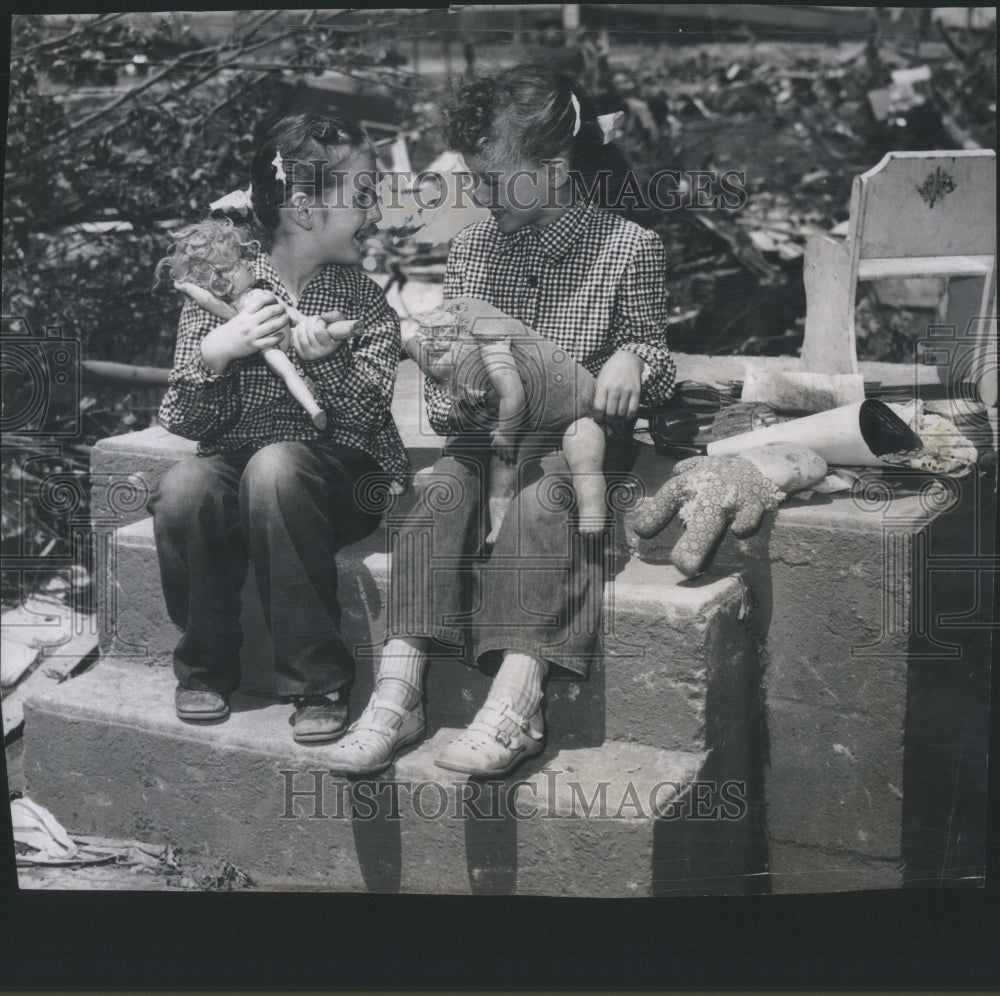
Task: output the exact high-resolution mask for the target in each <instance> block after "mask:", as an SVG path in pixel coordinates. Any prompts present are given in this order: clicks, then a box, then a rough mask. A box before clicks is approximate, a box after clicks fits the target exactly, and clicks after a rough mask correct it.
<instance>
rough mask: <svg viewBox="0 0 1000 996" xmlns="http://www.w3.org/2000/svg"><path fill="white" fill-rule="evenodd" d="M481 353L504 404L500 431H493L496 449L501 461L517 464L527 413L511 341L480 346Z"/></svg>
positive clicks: (498, 395)
mask: <svg viewBox="0 0 1000 996" xmlns="http://www.w3.org/2000/svg"><path fill="white" fill-rule="evenodd" d="M479 352H480V355H481V356H482V359H483V367H484V368H485V369H486V374H487V376H488V377H489V380H490V386H491V387H492V388H493V390H494V391H496V394H497V397H498V398H499V401H500V404H499V414H498V417H497V427H496V429H494V430H493V445H494V447H495V448H496V451H497V455H498V456H499V457H500V459H501V460H503V461H504V462H506V463H513V462H514V460H515V456H516V450H517V440H516V436H517V429H518V426H519V425H520V424H521V422H522V421H523V420H524V415H525V412H526V411H527V397H526V395H525V393H524V385H523V384H522V383H521V377H520V375H519V374H518V372H517V364H516V363H515V361H514V357H513V355H512V354H511V351H510V342H509V341H506V340H503V341H498V342H483V343H480V346H479Z"/></svg>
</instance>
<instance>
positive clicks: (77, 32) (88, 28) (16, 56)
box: [11, 11, 126, 61]
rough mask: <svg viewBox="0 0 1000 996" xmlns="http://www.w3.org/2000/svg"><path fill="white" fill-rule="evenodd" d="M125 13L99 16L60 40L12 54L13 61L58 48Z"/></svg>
mask: <svg viewBox="0 0 1000 996" xmlns="http://www.w3.org/2000/svg"><path fill="white" fill-rule="evenodd" d="M125 13H126V12H125V11H118V12H117V13H113V14H98V15H97V17H95V18H94V19H93V20H92V21H88V22H87V23H86V24H81V25H80V27H78V28H74V29H73V30H72V31H70V32H68V33H67V34H65V35H60V36H59V37H58V38H50V39H49V40H48V41H43V42H39V43H38V44H37V45H32V46H31V48H29V49H25V50H24V51H23V52H12V53H11V60H12V61H13V60H15V59H24V58H27V57H28V56H31V55H35V53H37V52H41V51H42V50H43V49H47V48H58V46H60V45H63V44H65V43H66V42H68V41H69V40H70V39H72V38H78V37H79V36H80V35H83V34H86V33H87V32H88V31H93V30H94V28H102V27H104V25H105V24H110V23H111V22H112V21H116V20H118V19H119V18H121V17H124V16H125Z"/></svg>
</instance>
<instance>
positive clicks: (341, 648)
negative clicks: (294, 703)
mask: <svg viewBox="0 0 1000 996" xmlns="http://www.w3.org/2000/svg"><path fill="white" fill-rule="evenodd" d="M368 473H378V465H377V464H376V463H375V461H374V460H373V459H371V458H370V457H368V456H366V455H365V454H362V453H359V452H358V451H356V450H352V449H350V448H348V447H345V446H339V445H337V444H334V443H324V442H316V443H304V442H280V443H271V444H269V445H267V446H265V447H263V448H262V449H260V450H258V451H257V452H256V453H255V454H254V455H253V456H252V457H251V458H250V460H249V462H248V463H247V466H246V470H245V471H244V473H243V478H242V482H241V489H240V509H241V515H242V521H243V529H244V532H245V534H246V536H247V538H248V541H249V546H250V551H251V556H252V558H253V564H254V573H255V575H256V579H257V586H258V589H259V591H260V598H261V604H262V605H263V608H264V616H265V619H266V621H267V624H268V626H269V628H270V630H271V635H272V637H273V641H274V671H275V681H276V685H277V690H278V694H279V695H286V696H294V695H318V694H323V693H326V692H332V691H336V690H337V689H340V688H343V687H344V686H346V685H349V684H350V683H351V681H353V679H354V656H353V653H352V652H351V649H350V648H349V647H348V646H347V645H346V643H345V642H344V640H343V638H342V636H341V633H340V603H339V602H338V600H337V565H336V560H335V556H336V553H337V551H338V550H339V549H340V548H341V547H343V546H345V545H347V544H349V543H354V542H356V541H357V540H359V539H361V538H363V537H364V536H367V535H368V534H369V533H371V532H372V531H374V529H375V528H376V527H377V526H378V523H379V516H378V515H377V514H375V513H373V512H371V511H366V510H363V509H361V508H359V507H358V505H357V504H356V502H355V483H356V481H357V480H358V479H359V478H360V477H361V476H363V475H365V474H368Z"/></svg>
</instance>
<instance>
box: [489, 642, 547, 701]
mask: <svg viewBox="0 0 1000 996" xmlns="http://www.w3.org/2000/svg"><path fill="white" fill-rule="evenodd" d="M547 671H548V662H547V661H540V660H538V658H537V657H532V656H531V654H522V653H517V652H510V651H508V652H507V653H506V654H505V655H504V659H503V664H501V665H500V670H499V671H497V676H496V677H495V678H494V679H493V685H492V687H491V688H490V695H489V697H490V698H491V699H498V698H508V699H511V700H512V701H513V703H514V710H515V711H516V712H519V713H520V714H521V715H522V716H526V717H527V716H531V715H532V713H534V711H535V710H536V709H537V708H538V706H539V704H540V703H541V701H542V681H543V679H544V678H545V673H546V672H547Z"/></svg>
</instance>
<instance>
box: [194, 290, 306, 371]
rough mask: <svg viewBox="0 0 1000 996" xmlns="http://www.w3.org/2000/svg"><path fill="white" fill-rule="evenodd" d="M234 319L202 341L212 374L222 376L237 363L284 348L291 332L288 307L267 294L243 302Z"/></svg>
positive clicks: (257, 294)
mask: <svg viewBox="0 0 1000 996" xmlns="http://www.w3.org/2000/svg"><path fill="white" fill-rule="evenodd" d="M241 304H242V308H241V310H240V311H238V312H237V313H236V315H235V316H234V317H233V318H230V319H229V321H228V322H224V323H223V324H222V325H218V326H216V327H215V328H214V329H212V331H211V332H209V333H208V335H206V336H205V338H204V339H203V340H202V343H201V355H202V358H203V360H204V362H205V366H207V367H208V368H209V369H210V370H212V371H214V372H215V373H222V372H223V371H224V370H225V369H226V367H227V366H229V364H230V363H231V362H232V361H233V360H238V359H241V358H242V357H245V356H252V355H253V354H254V353H256V352H259V351H260V350H262V349H269V348H270V347H271V346H280V345H281V343H282V341H283V340H284V338H285V332H286V331H287V329H288V314H287V313H286V311H285V306H284V305H283V304H282V303H281V302H280V301H279V300H278V299H277V298H276V297H275V296H274V295H273V294H269V293H268V292H266V291H260V292H258V293H255V294H254V295H253V296H252V297H250V295H247V299H245V300H243V301H242V302H241Z"/></svg>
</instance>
